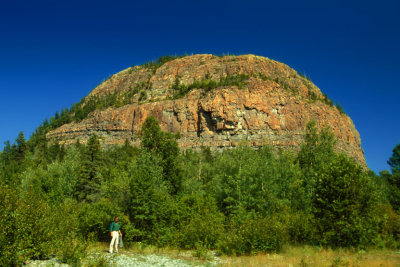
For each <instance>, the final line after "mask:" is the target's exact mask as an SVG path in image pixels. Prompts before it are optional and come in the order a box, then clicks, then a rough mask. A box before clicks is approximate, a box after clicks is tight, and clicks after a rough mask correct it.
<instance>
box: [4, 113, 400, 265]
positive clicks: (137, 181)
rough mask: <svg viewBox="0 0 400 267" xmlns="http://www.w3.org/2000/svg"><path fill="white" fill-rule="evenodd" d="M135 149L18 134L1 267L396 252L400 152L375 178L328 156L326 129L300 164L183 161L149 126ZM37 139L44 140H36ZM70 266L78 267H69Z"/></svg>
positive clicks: (254, 158)
mask: <svg viewBox="0 0 400 267" xmlns="http://www.w3.org/2000/svg"><path fill="white" fill-rule="evenodd" d="M139 136H140V140H141V145H140V146H139V147H135V146H132V145H131V144H130V143H129V141H128V140H127V141H126V142H125V144H124V145H122V146H112V147H110V148H108V149H103V148H102V146H101V140H100V139H99V138H98V137H97V136H96V135H92V136H91V137H90V138H89V140H88V141H87V143H86V144H81V143H80V141H79V140H76V143H75V144H73V145H70V146H64V145H60V144H58V143H57V142H49V141H48V140H46V138H45V135H41V136H39V135H38V138H37V139H35V142H33V141H32V140H31V139H30V140H28V141H26V140H25V137H24V135H23V133H20V134H19V136H18V137H17V139H16V140H15V142H14V143H13V144H10V142H6V144H5V147H4V149H3V151H2V152H1V154H0V215H1V216H0V225H1V226H2V227H1V228H0V265H19V264H20V263H21V262H23V261H24V260H26V259H44V258H47V257H49V256H50V255H57V256H58V257H60V259H62V260H63V261H64V262H68V263H72V264H77V262H79V258H80V257H81V256H82V255H83V254H84V253H85V248H86V246H85V244H88V243H90V242H94V241H109V240H108V239H109V233H108V224H109V223H110V222H111V221H112V219H113V217H114V216H115V215H118V216H119V218H120V221H121V227H122V231H123V232H124V237H125V240H124V241H125V243H127V244H129V243H133V242H142V243H144V244H151V245H156V246H160V247H162V246H172V247H176V248H183V249H197V250H201V249H215V250H218V251H220V252H221V253H225V254H236V255H242V254H252V253H256V252H259V251H268V252H271V251H272V252H279V251H280V250H281V249H282V248H283V247H284V246H285V245H299V244H300V245H302V244H304V245H317V246H325V247H332V248H337V247H356V248H369V247H376V248H398V246H399V237H400V235H399V234H400V232H399V231H400V216H399V212H400V145H397V146H396V147H395V149H394V150H393V155H392V157H390V159H389V161H388V164H389V165H390V167H391V172H389V171H384V172H382V173H380V174H379V175H376V174H375V173H373V172H372V171H368V170H365V169H364V168H363V167H361V166H359V165H358V164H357V163H356V162H355V161H354V160H352V159H350V158H349V157H348V156H346V155H345V154H342V153H338V152H336V151H335V150H334V145H335V139H334V137H333V134H332V133H331V131H330V130H329V129H328V128H324V129H321V130H318V129H317V128H316V125H315V123H310V124H309V125H308V126H307V131H306V136H305V140H304V143H303V145H302V146H301V149H300V151H299V152H294V151H276V150H274V149H273V148H271V147H269V146H265V147H262V148H259V149H258V150H255V149H253V148H250V147H247V146H246V145H242V146H240V147H237V148H233V149H231V150H225V151H223V152H221V153H212V152H211V151H210V149H209V148H202V149H201V151H193V150H191V149H188V150H186V151H182V152H181V151H180V149H179V148H178V145H177V139H178V138H179V136H178V135H175V134H172V133H168V132H164V131H162V130H161V128H160V126H159V124H158V121H157V120H156V119H155V118H153V117H148V118H147V119H146V121H145V122H144V124H143V126H142V129H141V132H140V135H139ZM39 137H40V138H39ZM73 260H76V261H75V262H71V261H73Z"/></svg>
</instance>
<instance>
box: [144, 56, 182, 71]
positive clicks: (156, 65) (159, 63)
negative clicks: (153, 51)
mask: <svg viewBox="0 0 400 267" xmlns="http://www.w3.org/2000/svg"><path fill="white" fill-rule="evenodd" d="M185 56H187V55H186V54H185V55H181V56H179V55H173V56H171V55H165V56H160V57H159V58H158V59H156V60H153V61H149V62H146V63H144V64H142V65H141V67H143V68H147V69H151V70H152V71H153V73H155V72H156V71H157V69H158V68H159V67H161V66H162V65H164V64H165V63H167V62H169V61H172V60H175V59H178V58H182V57H185Z"/></svg>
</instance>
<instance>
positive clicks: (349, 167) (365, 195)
mask: <svg viewBox="0 0 400 267" xmlns="http://www.w3.org/2000/svg"><path fill="white" fill-rule="evenodd" d="M316 177H317V179H316V186H315V195H314V197H313V214H314V216H315V218H316V222H317V224H316V225H317V227H318V235H319V240H320V241H321V242H322V243H323V244H325V245H331V246H336V247H352V246H366V245H367V244H370V243H371V242H372V241H373V240H374V239H375V238H377V236H378V229H377V227H375V226H376V224H377V222H378V218H377V216H376V211H375V206H374V204H375V203H376V197H377V195H376V190H375V188H374V186H373V184H372V182H371V180H370V179H369V177H368V176H367V175H366V174H365V172H364V171H363V170H362V169H361V167H359V166H357V165H356V164H355V163H354V162H353V161H352V160H350V159H348V158H347V156H345V155H343V154H339V155H334V156H332V157H331V158H329V160H326V161H325V163H324V164H322V165H321V166H320V167H319V168H318V170H317V171H316Z"/></svg>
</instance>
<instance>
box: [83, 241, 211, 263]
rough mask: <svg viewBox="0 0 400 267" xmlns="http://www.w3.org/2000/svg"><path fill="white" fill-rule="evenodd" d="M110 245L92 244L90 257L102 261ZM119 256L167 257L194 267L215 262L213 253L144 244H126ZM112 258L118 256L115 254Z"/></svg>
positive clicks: (103, 243) (89, 250)
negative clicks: (94, 256)
mask: <svg viewBox="0 0 400 267" xmlns="http://www.w3.org/2000/svg"><path fill="white" fill-rule="evenodd" d="M108 250H109V243H105V242H95V243H91V244H90V245H89V247H88V250H87V252H88V255H96V258H97V259H101V258H102V255H103V256H104V255H105V256H107V255H111V254H108ZM118 255H126V256H129V257H137V256H148V255H158V256H165V257H168V258H171V259H176V260H184V261H186V262H190V263H191V264H193V265H195V266H196V265H208V263H209V262H215V260H214V257H213V256H212V252H210V251H209V252H203V253H199V252H198V251H191V250H181V249H177V248H171V247H163V248H159V247H156V246H152V245H145V244H143V243H140V242H138V243H134V244H124V247H123V248H120V249H119V253H118ZM112 256H116V254H113V255H112Z"/></svg>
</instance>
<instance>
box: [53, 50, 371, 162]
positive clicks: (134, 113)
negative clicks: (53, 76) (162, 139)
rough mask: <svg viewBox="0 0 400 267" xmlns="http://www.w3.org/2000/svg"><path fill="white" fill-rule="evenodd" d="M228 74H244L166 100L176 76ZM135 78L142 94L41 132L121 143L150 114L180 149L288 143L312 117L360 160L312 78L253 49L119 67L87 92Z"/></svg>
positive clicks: (297, 140)
mask: <svg viewBox="0 0 400 267" xmlns="http://www.w3.org/2000/svg"><path fill="white" fill-rule="evenodd" d="M235 74H247V75H249V79H248V81H247V83H245V85H244V86H240V87H243V88H239V87H238V86H228V87H226V86H225V87H223V86H221V87H219V88H216V89H213V90H211V91H210V92H205V91H204V90H203V89H201V88H200V89H193V90H191V91H190V92H189V93H188V94H187V95H185V96H184V97H182V98H179V99H172V96H173V89H172V88H171V87H172V84H174V82H175V80H176V78H177V77H178V78H179V80H180V82H181V84H186V85H188V84H191V83H193V82H194V81H195V80H200V79H202V78H205V77H207V79H212V80H219V79H220V77H226V76H227V75H235ZM140 83H142V84H143V83H146V84H147V85H146V88H145V89H143V90H145V92H146V95H147V99H145V100H143V99H142V101H139V98H140V96H139V93H138V94H136V95H134V96H133V99H132V101H131V104H128V105H125V106H122V107H119V108H113V107H110V108H108V109H105V110H96V111H94V112H93V113H91V114H90V115H89V117H88V118H86V119H85V120H83V121H81V122H78V123H77V122H73V123H69V124H65V125H63V126H61V127H59V128H57V129H55V130H53V131H51V132H49V133H48V134H47V138H49V139H50V140H57V141H59V142H60V143H66V144H70V143H73V142H75V140H76V139H77V138H79V139H80V140H81V141H82V142H85V141H86V140H87V139H88V138H89V137H90V135H91V134H93V133H96V134H97V135H98V136H99V137H100V138H101V140H102V142H103V144H104V145H110V144H122V143H123V142H124V141H125V140H126V139H128V140H131V141H132V142H133V143H134V144H138V142H139V140H138V136H137V135H138V132H139V130H140V128H141V125H142V123H143V121H144V120H145V119H146V117H147V116H149V115H153V116H154V117H156V118H157V119H158V120H159V122H160V125H161V127H162V128H163V129H164V130H166V131H170V132H179V133H180V134H181V138H180V139H179V140H178V144H179V146H180V147H182V148H184V149H185V148H199V147H201V146H207V147H210V148H211V149H212V150H217V149H222V148H229V147H234V146H238V145H239V144H240V143H242V142H246V143H248V144H249V145H251V146H254V147H259V146H262V145H266V144H269V145H273V146H279V147H289V148H294V149H296V148H298V147H299V146H300V144H301V142H302V141H303V138H304V134H305V127H306V124H307V123H308V122H309V121H311V120H315V121H316V122H317V125H319V126H320V127H322V126H329V127H330V128H331V129H332V131H333V133H334V135H335V136H336V138H337V140H338V142H337V148H338V149H340V150H343V151H345V152H346V153H347V154H348V155H350V156H351V157H353V158H355V159H356V160H357V161H359V162H361V163H363V164H364V165H365V158H364V153H363V150H362V148H361V141H360V136H359V133H358V132H357V130H356V129H355V127H354V124H353V122H352V121H351V119H350V118H349V117H348V116H347V115H345V114H343V113H340V112H339V110H338V109H337V108H336V107H335V106H330V105H328V104H326V102H325V101H323V99H324V96H323V95H322V93H321V92H320V90H319V89H318V88H317V87H316V86H315V85H314V84H312V83H311V82H310V81H309V80H307V79H306V78H304V77H302V76H300V75H298V74H297V72H296V71H295V70H293V69H291V68H289V67H288V66H287V65H285V64H282V63H279V62H276V61H273V60H270V59H268V58H264V57H259V56H254V55H244V56H225V57H217V56H213V55H194V56H187V57H183V58H179V59H175V60H173V61H170V62H167V63H165V64H164V65H162V66H161V67H159V68H158V69H156V70H155V71H154V69H151V68H145V67H141V66H137V67H134V68H129V69H126V70H123V71H121V72H120V73H118V74H115V75H114V76H112V77H111V78H110V79H109V80H107V81H106V82H104V83H103V84H101V85H99V86H98V87H96V88H95V89H94V90H93V91H92V92H91V93H90V94H89V96H88V97H90V96H94V95H96V96H102V95H106V94H109V93H113V92H118V93H121V94H122V93H123V92H127V91H129V90H133V88H135V86H137V85H138V84H140ZM142 87H143V86H142ZM142 87H141V88H142Z"/></svg>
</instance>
